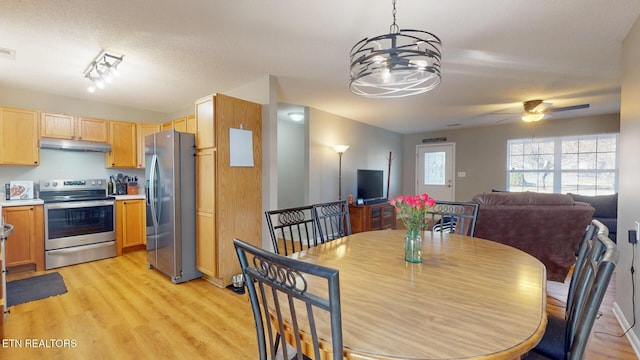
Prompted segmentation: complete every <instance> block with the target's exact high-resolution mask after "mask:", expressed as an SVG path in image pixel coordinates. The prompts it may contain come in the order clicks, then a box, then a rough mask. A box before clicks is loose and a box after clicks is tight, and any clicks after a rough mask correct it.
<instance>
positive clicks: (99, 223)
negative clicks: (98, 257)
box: [44, 200, 116, 250]
mask: <svg viewBox="0 0 640 360" xmlns="http://www.w3.org/2000/svg"><path fill="white" fill-rule="evenodd" d="M44 210H45V212H44V231H45V235H44V237H45V242H44V243H45V250H54V249H62V248H67V247H71V246H78V245H88V244H96V243H100V242H104V241H112V240H115V238H116V232H115V225H116V223H115V216H114V214H115V200H95V201H68V202H60V203H48V204H45V205H44Z"/></svg>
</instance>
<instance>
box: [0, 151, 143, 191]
mask: <svg viewBox="0 0 640 360" xmlns="http://www.w3.org/2000/svg"><path fill="white" fill-rule="evenodd" d="M104 156H105V155H104V154H103V153H97V152H81V151H66V150H52V149H40V166H33V167H32V166H2V167H0V184H2V189H3V190H4V184H8V183H9V182H10V181H12V180H30V181H33V182H34V184H36V183H39V182H40V180H44V179H106V180H109V176H115V175H116V174H118V173H123V174H127V175H129V176H130V177H135V176H137V177H138V179H139V186H140V191H142V185H143V183H144V169H108V168H106V167H105V159H104ZM3 195H4V194H3ZM3 198H4V196H3Z"/></svg>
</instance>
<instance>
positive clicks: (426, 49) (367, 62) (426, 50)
mask: <svg viewBox="0 0 640 360" xmlns="http://www.w3.org/2000/svg"><path fill="white" fill-rule="evenodd" d="M441 47H442V42H441V41H440V39H439V38H438V37H437V36H435V35H434V34H432V33H430V32H426V31H421V30H407V29H402V30H401V29H400V28H399V27H398V25H397V24H396V1H395V0H393V23H392V24H391V26H390V27H389V34H385V35H380V36H376V37H373V38H364V39H362V40H361V41H360V42H358V43H357V44H355V46H354V47H353V48H352V49H351V81H350V88H351V91H352V92H353V93H354V94H357V95H361V96H366V97H370V98H399V97H404V96H410V95H416V94H421V93H424V92H426V91H429V90H431V89H433V88H435V87H436V86H438V84H440V59H441V57H442V56H441V53H440V48H441Z"/></svg>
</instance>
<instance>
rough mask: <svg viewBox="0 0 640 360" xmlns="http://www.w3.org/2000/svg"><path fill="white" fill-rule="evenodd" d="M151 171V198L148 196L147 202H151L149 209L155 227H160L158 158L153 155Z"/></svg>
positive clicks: (149, 186)
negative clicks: (157, 186) (157, 187)
mask: <svg viewBox="0 0 640 360" xmlns="http://www.w3.org/2000/svg"><path fill="white" fill-rule="evenodd" d="M150 166H151V171H150V172H149V184H148V186H147V191H148V192H149V196H147V199H148V200H147V201H148V202H149V208H150V209H151V218H152V219H153V226H154V227H156V228H157V227H158V223H159V222H160V221H159V219H158V216H159V214H158V212H159V211H158V210H157V209H156V207H157V206H158V198H157V196H158V190H157V189H156V185H157V184H158V181H157V177H158V174H157V172H158V156H157V155H155V154H154V155H153V157H152V158H151V164H150Z"/></svg>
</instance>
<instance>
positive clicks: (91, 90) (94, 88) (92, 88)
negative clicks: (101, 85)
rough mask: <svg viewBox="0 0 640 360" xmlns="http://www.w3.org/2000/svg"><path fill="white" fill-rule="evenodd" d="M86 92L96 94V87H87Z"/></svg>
mask: <svg viewBox="0 0 640 360" xmlns="http://www.w3.org/2000/svg"><path fill="white" fill-rule="evenodd" d="M87 91H88V92H90V93H94V92H96V87H95V86H93V85H89V87H88V88H87Z"/></svg>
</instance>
